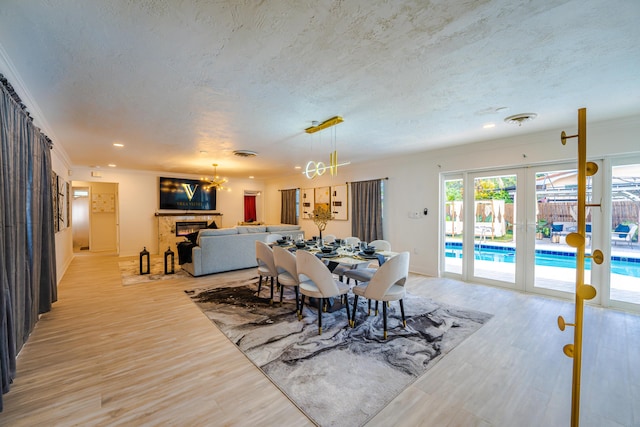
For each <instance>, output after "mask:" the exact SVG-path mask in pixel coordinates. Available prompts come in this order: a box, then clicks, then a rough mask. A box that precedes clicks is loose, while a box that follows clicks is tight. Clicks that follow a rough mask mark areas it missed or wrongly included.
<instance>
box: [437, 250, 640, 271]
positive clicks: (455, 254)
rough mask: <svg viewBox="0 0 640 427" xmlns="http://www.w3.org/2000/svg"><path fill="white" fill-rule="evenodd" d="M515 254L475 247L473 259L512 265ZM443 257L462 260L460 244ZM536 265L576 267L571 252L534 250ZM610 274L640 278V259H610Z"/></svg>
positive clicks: (574, 258)
mask: <svg viewBox="0 0 640 427" xmlns="http://www.w3.org/2000/svg"><path fill="white" fill-rule="evenodd" d="M515 255H516V252H515V250H513V248H508V247H501V246H486V245H482V248H480V246H479V245H476V249H475V259H477V260H479V261H491V262H505V263H511V264H513V263H514V262H515ZM445 256H446V257H448V258H462V246H461V245H460V244H455V243H454V244H451V243H447V244H446V248H445ZM536 265H539V266H547V267H560V268H571V269H575V267H576V256H575V254H573V253H571V252H561V251H547V250H540V249H539V250H536ZM584 267H585V270H591V260H590V259H585V261H584ZM611 272H612V273H614V274H621V275H623V276H631V277H639V278H640V258H629V257H618V256H614V257H612V259H611Z"/></svg>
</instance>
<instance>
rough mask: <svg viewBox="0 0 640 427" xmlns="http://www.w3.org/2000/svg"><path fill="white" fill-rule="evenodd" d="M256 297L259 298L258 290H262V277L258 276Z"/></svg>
mask: <svg viewBox="0 0 640 427" xmlns="http://www.w3.org/2000/svg"><path fill="white" fill-rule="evenodd" d="M258 277H259V279H258V296H260V289H262V276H258Z"/></svg>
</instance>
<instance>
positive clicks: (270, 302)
mask: <svg viewBox="0 0 640 427" xmlns="http://www.w3.org/2000/svg"><path fill="white" fill-rule="evenodd" d="M269 304H273V277H271V298H270V299H269Z"/></svg>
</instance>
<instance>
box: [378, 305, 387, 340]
mask: <svg viewBox="0 0 640 427" xmlns="http://www.w3.org/2000/svg"><path fill="white" fill-rule="evenodd" d="M376 305H378V301H376ZM376 311H377V310H376ZM382 325H383V327H384V339H385V340H386V339H387V304H385V303H384V301H382Z"/></svg>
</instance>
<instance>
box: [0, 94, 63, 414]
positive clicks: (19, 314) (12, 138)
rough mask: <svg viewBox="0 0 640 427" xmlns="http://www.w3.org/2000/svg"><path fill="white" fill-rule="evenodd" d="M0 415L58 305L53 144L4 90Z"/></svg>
mask: <svg viewBox="0 0 640 427" xmlns="http://www.w3.org/2000/svg"><path fill="white" fill-rule="evenodd" d="M0 88H1V91H0V176H1V177H2V180H1V182H0V227H1V229H2V239H1V240H0V298H1V300H0V374H1V379H0V387H1V389H0V391H1V392H2V393H1V394H0V410H2V394H4V393H6V392H7V391H8V390H9V385H10V384H11V381H12V380H13V378H14V377H15V374H16V372H15V368H16V364H15V362H16V356H17V354H18V352H19V351H20V349H21V348H22V346H23V345H24V343H25V342H26V341H27V339H28V337H29V334H30V333H31V332H32V331H33V328H34V326H35V324H36V322H37V321H38V315H39V314H40V313H44V312H46V311H49V310H50V309H51V304H52V303H53V302H54V301H55V300H56V298H57V295H56V282H57V280H56V271H55V266H56V261H55V236H54V233H53V212H52V209H51V206H52V196H53V195H52V189H51V153H50V145H49V141H48V138H47V137H46V136H45V135H44V134H42V133H41V132H40V130H39V129H38V128H37V127H35V126H34V125H33V123H32V122H31V119H30V118H29V117H28V115H27V114H26V112H25V111H24V109H23V108H22V107H21V106H19V105H18V103H17V102H16V101H15V100H14V99H13V98H12V97H11V96H10V95H9V93H8V92H7V90H6V88H5V87H4V86H2V85H0Z"/></svg>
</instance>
